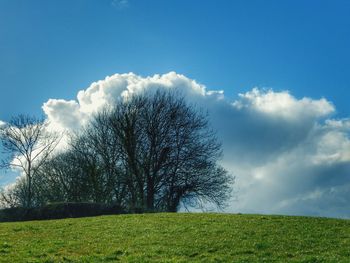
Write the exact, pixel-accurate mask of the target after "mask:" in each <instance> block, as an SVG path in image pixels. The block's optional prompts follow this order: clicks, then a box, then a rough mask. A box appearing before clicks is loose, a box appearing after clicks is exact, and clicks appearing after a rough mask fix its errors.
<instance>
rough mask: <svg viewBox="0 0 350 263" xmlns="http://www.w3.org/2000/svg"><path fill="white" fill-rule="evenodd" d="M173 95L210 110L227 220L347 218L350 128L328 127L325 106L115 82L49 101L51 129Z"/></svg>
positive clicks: (345, 124)
mask: <svg viewBox="0 0 350 263" xmlns="http://www.w3.org/2000/svg"><path fill="white" fill-rule="evenodd" d="M158 88H164V89H177V90H180V91H181V92H182V94H184V95H185V96H186V98H187V99H188V100H189V101H190V102H192V103H195V104H196V105H198V106H199V107H202V108H205V109H208V111H209V114H210V118H211V123H212V125H213V127H214V128H215V129H216V130H217V132H218V136H219V139H220V140H221V141H222V142H223V148H224V158H223V160H222V164H223V165H224V166H225V167H226V168H227V169H228V170H229V171H231V172H232V174H234V175H235V176H236V177H237V183H236V185H235V189H236V192H237V197H236V198H235V199H236V200H232V202H230V205H229V207H228V208H227V212H252V213H283V214H303V215H320V216H339V217H350V180H349V179H350V140H349V133H350V120H335V119H332V114H334V112H335V107H334V105H333V104H332V103H330V102H329V101H327V100H326V99H324V98H321V99H311V98H301V99H298V98H295V97H294V96H292V95H291V94H290V93H289V92H287V91H282V92H275V91H273V90H261V89H258V88H254V89H252V90H251V91H249V92H246V93H243V94H239V95H238V97H237V99H236V100H234V101H230V100H229V99H227V98H225V97H224V93H223V91H210V90H207V89H206V87H205V86H204V85H202V84H199V83H197V82H196V81H194V80H192V79H189V78H187V77H185V76H183V75H180V74H176V73H175V72H170V73H168V74H164V75H154V76H151V77H141V76H138V75H135V74H133V73H128V74H115V75H113V76H110V77H106V78H105V79H104V80H100V81H97V82H94V83H92V84H91V85H90V87H88V88H87V89H85V90H82V91H80V92H79V93H78V96H77V100H73V101H65V100H53V99H51V100H49V101H48V102H46V103H45V104H44V105H43V110H44V112H45V113H46V115H47V118H48V120H49V121H50V122H51V125H52V127H54V128H55V129H63V130H64V129H68V130H74V129H79V128H80V127H81V126H82V125H84V123H86V122H87V121H88V119H89V117H90V116H91V114H92V113H94V112H96V111H98V110H99V109H101V107H103V106H105V105H112V104H114V103H118V100H120V99H123V98H127V97H128V96H131V95H132V94H135V93H139V92H142V91H145V90H147V91H152V90H156V89H158Z"/></svg>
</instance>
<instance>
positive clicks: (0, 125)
mask: <svg viewBox="0 0 350 263" xmlns="http://www.w3.org/2000/svg"><path fill="white" fill-rule="evenodd" d="M5 125H6V122H3V121H2V120H0V128H1V127H3V126H5Z"/></svg>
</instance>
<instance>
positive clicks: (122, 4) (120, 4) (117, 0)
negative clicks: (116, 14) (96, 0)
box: [111, 0, 130, 9]
mask: <svg viewBox="0 0 350 263" xmlns="http://www.w3.org/2000/svg"><path fill="white" fill-rule="evenodd" d="M111 5H112V6H113V7H114V8H117V9H124V8H127V7H129V5H130V3H129V1H128V0H113V1H112V2H111Z"/></svg>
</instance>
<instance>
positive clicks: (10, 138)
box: [0, 115, 59, 207]
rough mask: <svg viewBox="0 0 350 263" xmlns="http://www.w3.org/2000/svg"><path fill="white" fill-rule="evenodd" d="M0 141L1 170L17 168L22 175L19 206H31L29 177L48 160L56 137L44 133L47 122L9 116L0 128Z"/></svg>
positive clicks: (31, 177) (31, 192)
mask: <svg viewBox="0 0 350 263" xmlns="http://www.w3.org/2000/svg"><path fill="white" fill-rule="evenodd" d="M0 138H1V143H2V148H3V152H4V153H5V154H6V158H5V159H4V160H2V163H1V167H2V168H17V169H19V170H20V171H21V172H22V174H23V175H24V179H23V180H24V185H25V189H22V190H23V191H25V196H26V198H25V199H24V200H23V203H22V204H21V205H22V206H25V207H31V206H33V205H34V204H33V202H32V201H33V200H32V199H33V198H32V197H33V189H32V188H33V178H34V177H35V175H36V173H37V171H38V169H40V167H41V166H42V165H43V164H44V163H45V162H46V161H47V160H48V159H49V156H50V155H51V153H52V151H53V150H54V149H55V147H56V146H57V144H58V142H59V136H58V135H57V134H54V133H49V132H48V131H47V122H45V121H44V120H43V119H38V118H35V117H31V116H28V115H18V116H16V117H13V118H12V119H11V120H10V121H9V122H8V123H7V124H6V125H4V126H2V127H1V128H0Z"/></svg>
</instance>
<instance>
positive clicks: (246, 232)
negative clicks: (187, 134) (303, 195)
mask: <svg viewBox="0 0 350 263" xmlns="http://www.w3.org/2000/svg"><path fill="white" fill-rule="evenodd" d="M118 261H119V262H154V261H159V262H350V220H337V219H325V218H309V217H286V216H259V215H227V214H189V213H186V214H144V215H117V216H100V217H90V218H77V219H63V220H51V221H32V222H18V223H0V262H118Z"/></svg>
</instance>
